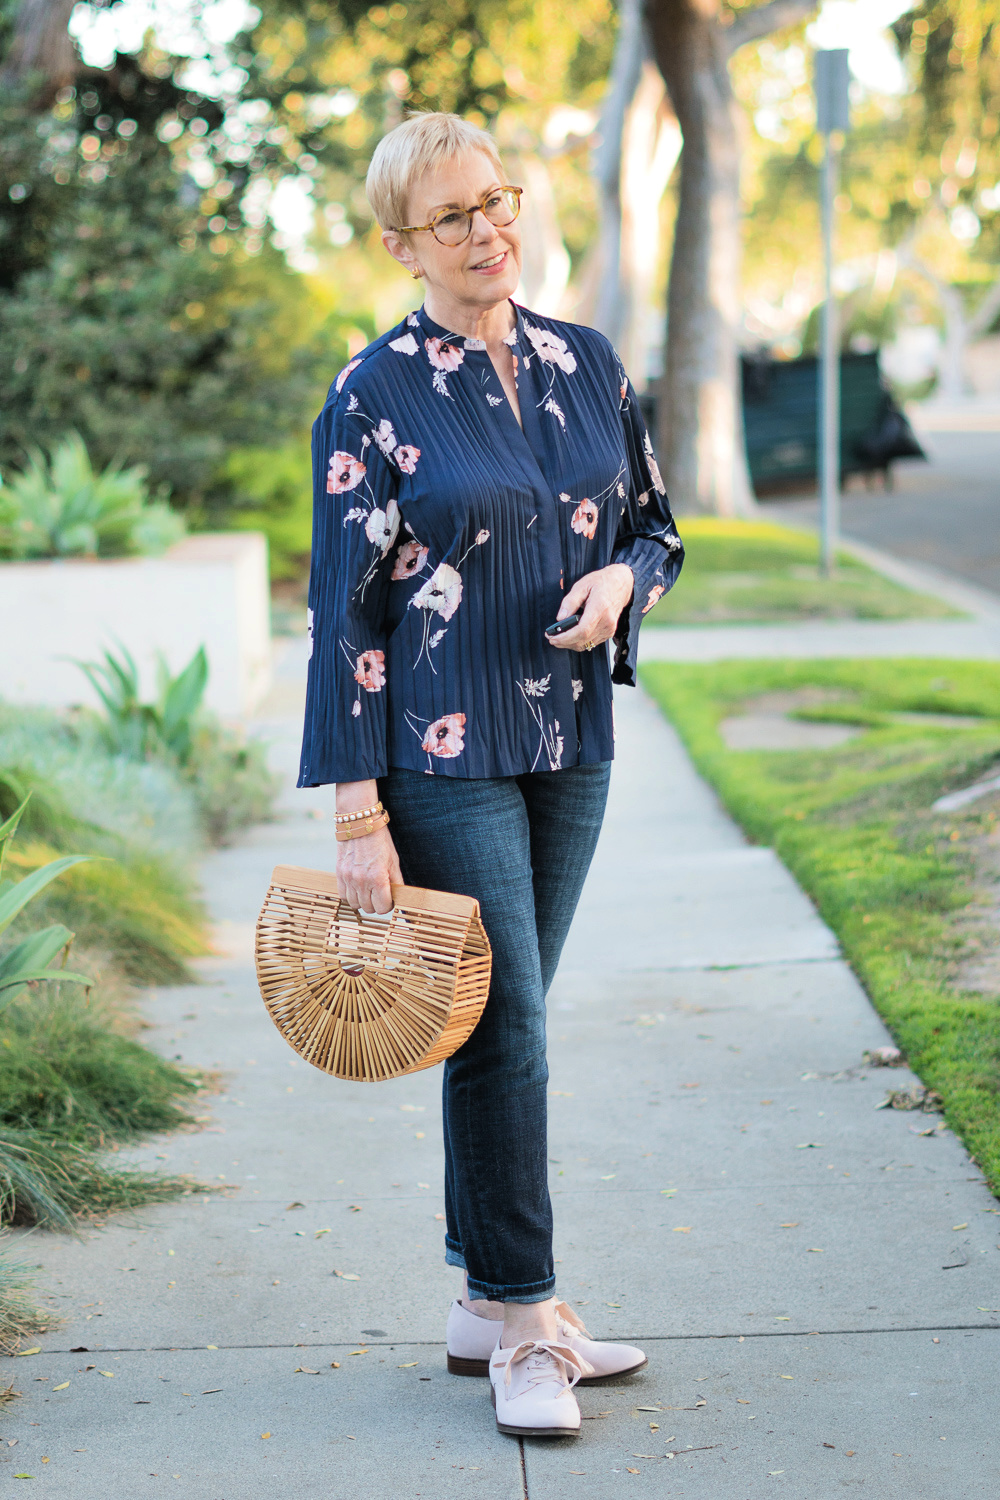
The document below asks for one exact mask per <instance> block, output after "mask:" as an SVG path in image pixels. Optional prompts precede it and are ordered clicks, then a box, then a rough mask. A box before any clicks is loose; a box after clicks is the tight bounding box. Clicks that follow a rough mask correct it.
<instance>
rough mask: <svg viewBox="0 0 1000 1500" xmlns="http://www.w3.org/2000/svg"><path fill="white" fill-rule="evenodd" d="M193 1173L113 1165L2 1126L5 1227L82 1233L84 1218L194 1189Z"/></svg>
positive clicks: (1, 1215)
mask: <svg viewBox="0 0 1000 1500" xmlns="http://www.w3.org/2000/svg"><path fill="white" fill-rule="evenodd" d="M197 1186H198V1184H197V1183H196V1182H195V1180H194V1179H193V1178H191V1177H179V1176H167V1175H166V1174H164V1173H160V1172H143V1171H140V1170H137V1169H134V1168H130V1167H111V1166H108V1165H107V1164H106V1163H105V1162H103V1161H102V1160H101V1159H100V1158H99V1157H98V1156H97V1155H95V1153H94V1152H92V1151H88V1150H86V1148H84V1147H82V1146H74V1145H72V1144H71V1143H70V1142H68V1141H64V1140H50V1139H47V1138H46V1137H45V1136H44V1135H42V1134H41V1132H39V1131H35V1130H9V1129H6V1128H5V1129H3V1130H0V1225H3V1224H17V1225H29V1224H37V1225H38V1227H39V1228H41V1229H60V1230H65V1231H69V1232H71V1233H74V1232H76V1229H77V1223H76V1220H77V1219H78V1218H80V1217H85V1218H90V1219H94V1218H103V1217H104V1216H105V1215H107V1214H113V1213H121V1212H123V1211H124V1210H126V1209H133V1208H140V1207H142V1206H143V1205H144V1204H147V1203H165V1202H168V1201H169V1200H171V1199H173V1198H180V1197H183V1196H184V1194H186V1193H190V1192H192V1191H193V1190H194V1189H195V1188H196V1187H197Z"/></svg>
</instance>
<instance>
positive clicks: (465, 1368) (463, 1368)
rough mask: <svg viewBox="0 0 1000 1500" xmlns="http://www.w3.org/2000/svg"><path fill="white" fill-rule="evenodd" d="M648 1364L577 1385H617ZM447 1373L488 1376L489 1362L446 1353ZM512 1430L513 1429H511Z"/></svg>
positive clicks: (644, 1362) (647, 1362)
mask: <svg viewBox="0 0 1000 1500" xmlns="http://www.w3.org/2000/svg"><path fill="white" fill-rule="evenodd" d="M648 1364H649V1360H648V1359H644V1360H643V1361H642V1362H641V1364H637V1365H631V1366H630V1367H629V1369H627V1370H617V1371H616V1372H615V1374H613V1375H589V1376H581V1378H580V1379H579V1380H578V1381H577V1385H617V1384H618V1382H619V1381H622V1380H628V1379H629V1377H630V1376H632V1375H637V1374H638V1373H639V1371H640V1370H644V1369H645V1368H646V1366H647V1365H648ZM448 1373H449V1375H473V1376H487V1377H488V1376H489V1373H490V1362H489V1360H488V1359H459V1357H458V1355H457V1354H449V1355H448ZM511 1430H513V1429H511Z"/></svg>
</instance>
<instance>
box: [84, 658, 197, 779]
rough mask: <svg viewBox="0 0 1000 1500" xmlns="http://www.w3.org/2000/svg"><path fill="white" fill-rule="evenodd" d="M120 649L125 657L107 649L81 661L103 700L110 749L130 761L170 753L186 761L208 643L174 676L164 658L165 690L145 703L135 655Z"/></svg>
mask: <svg viewBox="0 0 1000 1500" xmlns="http://www.w3.org/2000/svg"><path fill="white" fill-rule="evenodd" d="M119 650H120V652H121V655H120V656H115V654H114V652H112V651H105V653H104V661H103V662H89V661H86V662H79V663H78V665H79V667H80V670H81V672H83V673H85V675H86V677H87V681H88V682H89V683H90V685H91V687H92V688H93V689H94V691H95V692H96V694H97V696H98V697H99V698H100V700H101V702H102V704H103V705H104V712H105V718H104V720H103V721H102V722H103V728H104V732H105V735H106V736H107V741H108V747H109V749H110V750H111V751H112V753H113V754H115V755H124V756H126V757H127V758H128V759H129V760H146V759H148V758H149V757H151V756H154V755H167V756H171V757H173V759H175V760H176V761H177V763H178V765H181V766H186V765H187V763H188V761H189V759H190V757H191V745H192V731H193V726H194V720H195V715H196V714H197V713H198V710H199V708H200V707H201V700H202V697H203V696H204V693H205V688H206V686H207V684H208V658H207V657H206V655H205V648H204V646H199V647H198V650H197V651H196V652H195V654H194V655H193V656H192V658H191V660H190V661H189V662H188V664H187V666H186V667H185V668H184V669H183V670H182V671H181V672H179V673H178V674H177V676H176V677H171V675H170V669H169V667H168V666H167V664H166V661H165V659H164V658H163V657H162V656H161V657H160V658H159V689H160V690H159V693H158V695H157V700H156V702H155V703H143V702H142V699H141V697H140V692H141V689H140V685H139V668H138V667H137V666H136V663H135V658H134V657H133V656H132V654H131V652H130V651H129V650H128V649H127V648H126V647H125V646H121V647H119Z"/></svg>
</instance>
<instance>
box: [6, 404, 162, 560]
mask: <svg viewBox="0 0 1000 1500" xmlns="http://www.w3.org/2000/svg"><path fill="white" fill-rule="evenodd" d="M183 534H184V523H183V521H182V520H181V518H180V517H179V516H178V515H177V514H176V513H175V512H174V511H172V510H171V509H170V507H169V505H166V504H165V503H164V502H163V501H151V500H150V499H149V496H148V493H147V491H146V470H145V468H144V467H142V466H141V465H136V467H134V468H131V469H116V468H114V467H108V468H107V469H105V470H104V472H103V473H98V472H97V471H96V470H95V469H94V468H93V466H92V465H91V462H90V456H89V454H88V453H87V448H86V445H85V443H84V441H83V439H82V438H81V437H80V435H79V433H75V432H74V433H70V435H69V436H68V437H65V438H63V440H62V441H61V442H59V443H56V444H55V445H54V447H53V448H52V450H51V453H50V454H49V455H48V456H46V455H45V454H43V453H42V452H41V451H40V450H38V449H35V450H33V451H32V452H31V453H30V455H29V458H28V463H27V466H26V467H25V468H24V469H23V470H22V472H21V473H20V474H15V475H14V476H13V477H12V478H11V479H9V480H8V481H7V483H6V485H5V486H4V488H3V490H0V557H2V556H6V557H9V558H26V557H82V556H89V557H125V556H127V555H129V554H130V553H158V552H164V551H165V550H166V549H167V547H169V546H170V545H171V544H172V543H173V542H176V541H178V540H179V539H180V537H181V536H183Z"/></svg>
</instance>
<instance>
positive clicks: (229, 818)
mask: <svg viewBox="0 0 1000 1500" xmlns="http://www.w3.org/2000/svg"><path fill="white" fill-rule="evenodd" d="M188 771H189V775H190V778H191V787H192V790H193V792H194V795H195V800H196V802H197V805H198V809H199V812H200V813H201V820H202V824H203V826H204V829H205V832H206V834H207V836H208V838H209V840H210V842H211V843H213V844H227V843H228V842H229V841H230V839H231V837H232V835H233V834H234V833H235V832H237V831H238V830H239V829H240V828H247V827H249V826H250V825H251V824H253V823H263V822H265V821H266V820H267V819H268V818H269V817H270V816H271V814H272V812H273V809H274V801H275V798H276V796H277V794H278V787H279V781H278V778H277V777H276V776H275V774H274V772H273V771H272V770H271V768H270V766H269V765H268V762H267V749H266V747H265V746H264V745H263V744H262V743H261V742H260V740H248V739H244V738H243V737H242V736H241V735H240V734H238V733H237V732H236V731H235V730H232V729H225V728H222V727H221V726H219V725H214V724H212V725H208V726H203V727H202V728H201V729H199V730H198V731H197V733H196V735H195V741H194V747H193V750H192V754H191V760H190V762H189V766H188Z"/></svg>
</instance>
